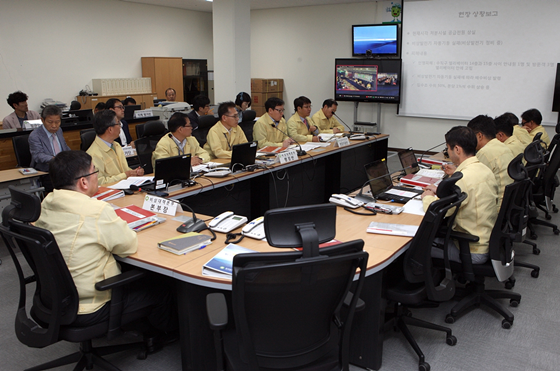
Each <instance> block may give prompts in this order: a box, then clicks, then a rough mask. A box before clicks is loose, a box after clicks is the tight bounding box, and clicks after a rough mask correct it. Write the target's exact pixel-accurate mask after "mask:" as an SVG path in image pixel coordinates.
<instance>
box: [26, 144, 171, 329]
mask: <svg viewBox="0 0 560 371" xmlns="http://www.w3.org/2000/svg"><path fill="white" fill-rule="evenodd" d="M97 174H98V170H97V169H96V168H95V167H94V165H93V162H92V159H91V156H90V155H88V154H87V153H85V152H82V151H65V152H61V153H59V154H58V155H57V156H56V157H55V158H54V159H53V160H52V161H51V164H50V176H51V180H52V183H53V185H54V188H55V190H54V191H53V192H52V193H50V194H49V195H47V197H45V199H44V200H43V202H42V205H41V217H40V218H39V220H37V222H36V226H37V227H39V228H43V229H47V230H49V231H50V232H51V233H52V234H53V235H54V237H55V239H56V242H57V244H58V246H59V248H60V252H61V253H62V256H63V258H64V260H65V261H66V264H67V265H68V269H69V270H70V274H71V275H72V278H73V279H74V283H75V285H76V289H77V291H78V296H79V299H80V303H79V306H78V317H77V319H76V321H75V322H74V325H82V326H89V325H93V324H95V323H99V322H102V321H105V320H107V318H108V317H109V305H106V304H107V302H109V301H110V300H111V291H110V290H109V291H97V290H95V283H96V282H98V281H102V280H104V279H106V278H110V277H113V276H116V275H118V274H120V273H121V270H120V267H119V264H118V263H117V262H116V260H115V258H114V256H113V254H116V255H118V256H121V257H126V256H129V255H131V254H134V253H135V252H136V250H137V247H138V237H137V236H136V233H135V232H133V231H132V230H131V229H130V228H128V225H127V224H126V222H125V221H124V220H122V219H121V218H119V217H118V216H117V214H116V213H115V211H114V210H113V208H112V207H111V205H110V204H109V203H107V202H105V201H99V200H97V199H95V198H92V197H91V196H93V195H94V194H95V193H96V192H97V187H98V186H97V183H98V180H97ZM154 278H155V279H158V277H154ZM154 278H150V279H144V280H141V281H137V282H135V283H134V284H131V285H130V286H129V287H128V288H127V290H124V292H123V296H124V297H123V302H124V308H123V314H126V313H129V312H134V311H137V310H139V309H141V308H146V307H152V311H151V313H150V315H149V317H148V319H149V321H150V323H151V324H152V326H154V327H155V328H157V329H159V330H161V331H173V330H175V329H176V327H177V314H176V312H175V311H174V306H173V305H172V296H171V294H170V290H168V289H167V287H168V286H166V285H165V284H161V283H159V284H157V283H156V282H154Z"/></svg>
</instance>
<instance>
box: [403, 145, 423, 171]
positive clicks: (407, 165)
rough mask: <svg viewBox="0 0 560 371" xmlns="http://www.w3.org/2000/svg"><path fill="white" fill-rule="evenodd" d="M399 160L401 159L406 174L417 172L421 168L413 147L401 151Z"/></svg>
mask: <svg viewBox="0 0 560 371" xmlns="http://www.w3.org/2000/svg"><path fill="white" fill-rule="evenodd" d="M399 160H400V161H401V165H402V167H403V169H404V172H405V174H406V175H408V174H415V173H417V172H418V171H419V170H420V167H419V166H418V161H416V155H415V154H414V151H413V150H412V148H409V149H405V150H404V151H400V152H399Z"/></svg>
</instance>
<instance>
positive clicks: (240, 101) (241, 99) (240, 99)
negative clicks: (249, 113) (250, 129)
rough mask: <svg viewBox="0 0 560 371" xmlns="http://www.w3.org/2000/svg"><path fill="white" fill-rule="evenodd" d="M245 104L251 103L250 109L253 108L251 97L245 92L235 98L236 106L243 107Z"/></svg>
mask: <svg viewBox="0 0 560 371" xmlns="http://www.w3.org/2000/svg"><path fill="white" fill-rule="evenodd" d="M243 102H247V103H249V107H251V96H250V95H249V94H247V93H245V92H244V91H242V92H240V93H239V94H237V96H236V97H235V105H236V106H239V107H241V105H242V104H243Z"/></svg>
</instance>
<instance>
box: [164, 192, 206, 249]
mask: <svg viewBox="0 0 560 371" xmlns="http://www.w3.org/2000/svg"><path fill="white" fill-rule="evenodd" d="M169 201H171V202H175V203H177V204H179V205H181V206H184V207H186V208H187V209H189V210H190V211H191V213H192V219H191V220H189V221H186V222H184V223H183V224H181V225H180V226H179V227H177V232H181V233H188V232H201V231H203V230H205V229H208V230H210V233H212V236H213V237H212V239H211V241H214V240H215V239H216V234H215V233H214V231H213V230H211V229H209V228H208V226H207V225H206V223H205V222H204V220H202V219H198V218H197V217H196V214H195V213H194V210H193V209H192V208H191V207H190V206H189V205H187V204H184V203H182V202H179V201H175V200H169Z"/></svg>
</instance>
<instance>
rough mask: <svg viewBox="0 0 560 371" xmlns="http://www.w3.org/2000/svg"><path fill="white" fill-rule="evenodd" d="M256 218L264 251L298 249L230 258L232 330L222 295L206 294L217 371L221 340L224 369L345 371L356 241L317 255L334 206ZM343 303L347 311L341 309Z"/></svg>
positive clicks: (358, 253) (360, 264)
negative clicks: (261, 219)
mask: <svg viewBox="0 0 560 371" xmlns="http://www.w3.org/2000/svg"><path fill="white" fill-rule="evenodd" d="M264 218H265V219H264V220H265V221H264V223H265V232H266V236H267V241H268V242H269V243H270V244H271V245H272V246H276V247H293V246H303V251H297V252H294V251H291V252H283V253H255V254H238V255H236V256H235V257H234V259H233V281H232V311H233V316H234V319H235V329H234V328H231V327H232V326H227V325H228V323H227V322H228V319H227V308H226V304H225V297H224V296H223V294H210V295H208V296H207V307H208V317H209V321H210V326H211V328H212V329H213V330H214V331H215V343H216V348H217V361H218V370H223V369H224V368H223V358H222V357H223V356H222V340H221V339H222V335H223V351H224V353H225V357H226V360H227V365H228V367H227V369H228V370H243V371H257V370H292V371H296V370H348V367H349V365H348V362H349V338H350V330H351V325H352V319H353V316H354V310H355V307H356V305H357V303H358V300H359V299H358V296H359V294H360V291H361V288H362V285H363V282H364V278H365V272H366V263H367V258H368V254H367V253H366V252H364V251H362V248H363V241H362V240H356V241H352V242H347V243H341V244H338V245H335V246H330V247H325V248H322V249H320V250H319V247H318V246H319V241H321V242H325V238H324V237H325V236H328V235H330V236H334V232H335V229H334V225H335V220H336V206H335V205H328V204H327V205H312V206H304V207H300V208H287V209H276V210H269V211H267V212H266V213H265V217H264ZM329 238H332V237H329ZM327 240H328V239H327ZM357 269H359V270H360V272H359V273H357ZM355 275H358V279H357V280H356V281H355V282H354V284H353V279H354V276H355ZM350 287H354V288H355V290H354V294H353V295H350V294H349V293H350ZM345 299H346V301H347V302H348V308H345V310H341V308H342V306H343V304H344V302H345ZM226 326H227V327H228V329H226Z"/></svg>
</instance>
